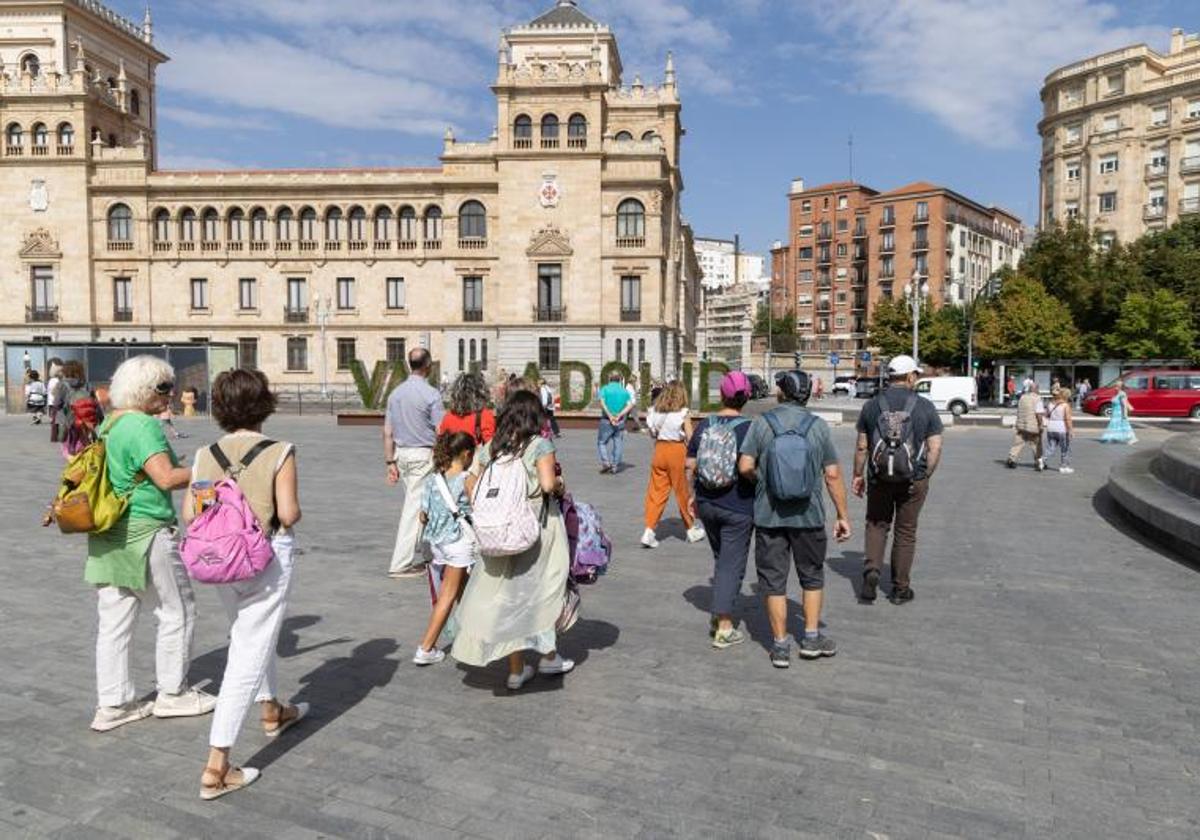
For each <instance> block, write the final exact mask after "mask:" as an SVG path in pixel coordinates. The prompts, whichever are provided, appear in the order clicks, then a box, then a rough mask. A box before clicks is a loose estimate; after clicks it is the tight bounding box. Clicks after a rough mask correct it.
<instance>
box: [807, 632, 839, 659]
mask: <svg viewBox="0 0 1200 840" xmlns="http://www.w3.org/2000/svg"><path fill="white" fill-rule="evenodd" d="M836 653H837V643H836V642H835V641H834V640H833V639H831V638H829V637H828V636H823V635H822V636H817V637H816V638H815V639H810V638H808V637H807V636H806V637H804V638H803V639H801V640H800V658H801V659H820V658H821V657H822V656H833V655H834V654H836Z"/></svg>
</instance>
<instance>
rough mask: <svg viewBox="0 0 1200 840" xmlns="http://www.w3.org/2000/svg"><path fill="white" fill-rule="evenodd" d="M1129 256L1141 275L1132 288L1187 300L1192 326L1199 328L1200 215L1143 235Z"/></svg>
mask: <svg viewBox="0 0 1200 840" xmlns="http://www.w3.org/2000/svg"><path fill="white" fill-rule="evenodd" d="M1129 258H1130V262H1131V263H1132V264H1133V265H1134V267H1135V269H1136V271H1137V275H1138V276H1137V282H1136V283H1134V284H1131V289H1130V290H1131V291H1138V292H1142V293H1149V292H1152V291H1154V290H1157V289H1166V290H1167V291H1170V292H1172V293H1173V294H1175V295H1177V296H1178V297H1179V298H1181V299H1182V300H1183V301H1184V302H1185V303H1186V304H1187V306H1188V309H1189V310H1190V314H1191V321H1192V328H1193V329H1194V330H1197V331H1198V332H1200V217H1196V216H1186V217H1184V218H1183V219H1181V220H1180V221H1178V222H1176V223H1175V224H1173V225H1171V227H1169V228H1167V229H1166V230H1163V231H1158V232H1156V233H1150V234H1147V235H1146V236H1143V237H1142V238H1141V239H1139V240H1137V241H1136V242H1134V243H1133V245H1131V246H1130V249H1129ZM1124 300H1125V297H1124V296H1122V298H1121V301H1120V303H1122V304H1123V303H1124Z"/></svg>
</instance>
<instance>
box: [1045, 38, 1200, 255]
mask: <svg viewBox="0 0 1200 840" xmlns="http://www.w3.org/2000/svg"><path fill="white" fill-rule="evenodd" d="M1042 108H1043V117H1042V120H1041V122H1039V123H1038V131H1039V133H1040V134H1041V136H1042V163H1041V205H1040V207H1041V210H1040V216H1041V224H1042V226H1048V225H1051V224H1054V223H1055V222H1058V221H1065V220H1068V219H1078V220H1080V221H1081V222H1083V223H1084V224H1086V225H1088V226H1089V227H1093V228H1096V229H1098V230H1099V231H1101V232H1102V234H1103V236H1104V237H1105V238H1106V239H1107V240H1109V241H1111V240H1113V239H1116V240H1120V241H1122V242H1128V241H1130V240H1133V239H1136V238H1137V237H1139V236H1141V235H1142V234H1144V233H1146V232H1147V231H1151V230H1158V229H1161V228H1163V227H1165V226H1167V225H1170V224H1172V223H1174V222H1176V221H1178V219H1179V218H1180V217H1181V216H1185V215H1188V214H1191V213H1200V35H1186V34H1184V32H1183V30H1181V29H1176V30H1174V31H1173V32H1172V33H1171V44H1170V49H1169V50H1168V52H1167V54H1166V55H1163V54H1161V53H1158V52H1156V51H1154V50H1152V49H1150V47H1148V46H1146V45H1145V44H1138V45H1136V46H1131V47H1125V48H1124V49H1120V50H1116V51H1114V52H1110V53H1105V54H1103V55H1097V56H1093V57H1092V58H1088V59H1084V60H1083V61H1079V62H1076V63H1074V64H1070V65H1068V66H1066V67H1060V68H1059V69H1057V70H1055V71H1054V72H1053V73H1051V74H1050V75H1049V76H1047V77H1046V83H1045V85H1044V86H1043V87H1042Z"/></svg>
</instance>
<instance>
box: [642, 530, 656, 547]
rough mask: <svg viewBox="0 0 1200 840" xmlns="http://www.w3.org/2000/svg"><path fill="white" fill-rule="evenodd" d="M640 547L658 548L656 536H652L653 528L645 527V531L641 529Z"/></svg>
mask: <svg viewBox="0 0 1200 840" xmlns="http://www.w3.org/2000/svg"><path fill="white" fill-rule="evenodd" d="M642 547H643V548H658V537H656V536H654V529H653V528H647V529H646V530H645V531H642Z"/></svg>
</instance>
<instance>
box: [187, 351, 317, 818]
mask: <svg viewBox="0 0 1200 840" xmlns="http://www.w3.org/2000/svg"><path fill="white" fill-rule="evenodd" d="M212 412H213V419H214V420H216V421H217V425H218V426H220V427H221V429H222V431H224V432H225V435H224V436H223V437H222V438H221V439H220V440H218V441H217V442H216V443H215V444H214V445H213V446H212V447H208V448H201V449H200V450H198V451H197V452H196V460H195V466H194V467H193V468H192V480H193V482H195V481H207V482H211V483H216V482H217V481H220V480H221V479H224V478H226V477H230V478H232V479H233V480H235V481H236V482H237V485H238V489H239V490H241V492H242V495H243V496H244V497H245V499H246V502H247V504H248V505H249V507H250V510H251V512H252V513H253V514H254V518H255V519H256V520H257V521H258V526H259V528H261V529H262V532H263V533H264V534H266V535H268V537H269V538H270V541H271V551H272V555H273V556H272V557H271V562H270V563H269V564H267V566H266V568H264V569H263V570H262V571H261V572H259V573H258V574H257V575H256V576H254V577H252V578H250V579H249V580H244V581H239V582H236V583H219V584H215V585H214V586H213V588H214V589H216V590H217V595H218V597H220V599H221V603H222V604H223V605H224V607H225V611H226V613H227V614H228V615H229V620H230V628H229V652H228V656H227V658H226V663H225V674H224V676H223V677H222V678H221V692H220V694H218V695H217V704H216V709H214V711H213V720H212V728H211V731H210V732H209V736H208V743H209V750H208V760H207V761H206V762H205V765H204V772H203V774H202V775H201V778H200V798H201V799H206V800H211V799H217V798H219V797H222V796H224V795H225V794H227V793H233V792H234V791H236V790H240V789H241V788H244V787H246V786H247V785H249V784H251V783H252V782H254V781H255V780H256V779H258V777H259V771H258V770H257V769H255V768H253V767H240V768H239V767H234V766H232V765H231V764H230V761H229V751H230V749H232V748H233V744H234V742H235V741H236V740H237V737H238V734H239V733H240V732H241V730H242V725H243V724H244V723H245V721H246V717H247V715H248V714H249V712H250V707H251V706H252V705H253V704H254V703H258V704H259V706H260V710H261V715H260V719H261V721H262V727H263V734H264V735H266V736H267V737H268V738H275V737H278V736H279V735H281V734H283V733H284V732H285V731H286V730H288V729H290V728H291V727H292V726H294V725H295V724H296V723H299V722H300V721H301V720H302V719H303V718H304V717H305V716H306V715H307V714H308V704H307V703H285V702H282V701H281V700H280V699H279V697H280V694H279V688H278V685H277V678H276V664H277V655H276V652H275V648H276V645H277V643H278V641H279V631H280V629H281V628H282V627H283V620H284V617H285V616H286V614H287V607H288V594H289V592H290V591H291V587H292V579H293V578H292V572H293V564H294V560H295V556H296V553H295V543H294V537H293V533H292V529H293V528H294V527H295V525H296V524H297V523H298V522H299V521H300V497H299V489H298V482H297V478H296V449H295V446H294V445H293V444H291V443H288V442H286V441H274V440H271V439H269V438H267V437H266V436H265V435H264V434H263V433H262V427H263V424H264V423H265V422H266V421H267V419H268V418H269V417H270V416H271V415H272V414H274V413H275V395H274V394H273V393H272V391H271V383H270V382H268V381H267V377H266V376H265V375H264V374H263V373H262V372H260V371H254V370H228V371H224V372H222V373H220V374H218V375H217V378H216V379H215V380H214V381H213V385H212ZM218 453H219V454H220V456H221V457H222V458H224V459H225V460H226V462H227V464H226V466H222V464H221V463H220V462H219V460H218V458H217V455H218ZM228 465H234V466H233V467H232V469H229V471H228V472H227V468H228ZM193 487H194V485H193ZM193 487H189V488H188V492H187V494H186V495H185V496H184V501H183V518H184V521H187V522H190V521H191V520H192V519H193V518H194V517H195V516H197V515H199V511H198V510H197V507H198V505H197V500H196V498H195V495H194V493H193Z"/></svg>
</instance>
